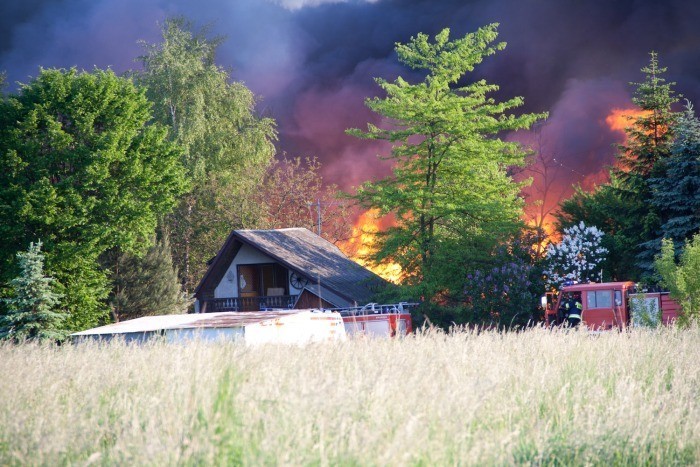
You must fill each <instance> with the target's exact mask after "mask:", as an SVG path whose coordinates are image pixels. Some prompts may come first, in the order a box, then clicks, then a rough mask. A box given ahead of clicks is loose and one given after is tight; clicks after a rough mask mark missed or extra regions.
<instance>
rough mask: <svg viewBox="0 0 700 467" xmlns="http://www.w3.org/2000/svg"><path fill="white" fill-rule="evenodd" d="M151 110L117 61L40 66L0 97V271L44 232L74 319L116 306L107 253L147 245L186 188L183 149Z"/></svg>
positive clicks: (93, 319)
mask: <svg viewBox="0 0 700 467" xmlns="http://www.w3.org/2000/svg"><path fill="white" fill-rule="evenodd" d="M150 120H151V104H150V103H149V101H148V99H147V98H146V97H145V95H144V92H143V91H142V90H139V89H137V87H136V86H135V85H134V84H133V82H132V81H131V80H129V79H126V78H120V77H118V76H116V75H115V74H114V73H113V72H112V71H109V70H108V71H102V70H94V71H93V72H91V73H87V72H78V71H76V70H75V69H72V70H41V72H40V74H39V76H38V77H37V78H36V79H34V80H33V81H31V82H30V83H29V84H26V85H24V86H22V87H21V89H20V91H19V93H18V94H16V95H10V96H8V97H7V98H6V99H5V100H4V101H3V102H2V103H1V104H0V161H1V163H2V167H3V170H2V172H0V238H2V239H3V241H2V242H0V261H1V263H0V278H2V279H4V280H7V279H8V278H10V277H13V276H14V275H15V274H16V265H14V264H13V262H12V261H11V258H12V256H13V255H14V253H15V252H16V251H19V250H21V249H22V248H23V245H27V244H28V243H29V242H31V241H34V240H36V239H38V238H41V239H42V240H43V241H44V248H45V254H46V267H47V271H49V272H50V274H51V275H52V276H54V277H56V279H57V280H58V284H60V285H58V284H57V287H58V292H60V293H61V294H62V295H63V298H62V300H61V306H60V307H61V308H62V309H64V310H66V311H68V312H69V316H68V318H67V319H66V322H65V324H66V328H67V329H70V330H77V329H85V328H87V327H90V326H94V325H96V324H98V323H99V322H100V321H101V320H104V319H106V317H107V316H108V307H107V305H106V303H105V298H106V297H107V294H108V292H109V280H108V277H107V274H106V272H105V271H103V270H102V268H101V267H100V266H99V264H98V258H99V256H100V255H101V254H102V253H103V252H105V251H108V250H111V249H113V248H118V249H121V250H123V251H129V252H139V251H142V250H143V249H145V248H146V247H147V246H148V245H149V244H150V242H151V239H152V236H153V234H154V232H155V228H156V226H157V224H158V220H159V218H162V216H164V215H165V214H167V213H168V212H169V211H170V210H171V209H172V208H173V206H174V205H175V203H176V200H177V198H178V197H179V196H180V195H181V194H182V193H183V192H185V191H186V189H187V181H186V179H185V175H184V170H183V168H182V165H181V162H180V150H179V149H178V147H177V146H175V145H174V144H172V143H170V142H168V141H167V140H166V133H167V130H166V129H165V128H164V127H162V126H161V125H157V124H156V125H147V122H149V121H150Z"/></svg>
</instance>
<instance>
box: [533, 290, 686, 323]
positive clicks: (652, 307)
mask: <svg viewBox="0 0 700 467" xmlns="http://www.w3.org/2000/svg"><path fill="white" fill-rule="evenodd" d="M571 297H573V298H574V299H575V300H576V301H578V302H579V303H580V304H581V308H580V311H581V313H580V314H581V320H582V322H583V323H584V324H585V325H586V326H587V327H588V328H589V329H591V330H606V329H613V328H618V329H624V328H626V327H627V326H636V325H644V324H657V323H663V324H670V323H672V322H673V321H675V320H676V319H677V318H678V314H679V313H680V312H681V307H680V305H679V304H678V303H677V302H676V301H674V300H673V299H671V297H670V296H669V294H668V292H643V291H638V290H637V286H636V285H635V283H634V282H599V283H588V284H571V285H565V286H563V287H562V288H561V290H560V291H559V296H558V297H557V299H556V301H553V300H550V301H548V302H547V303H546V308H545V317H546V321H547V324H562V323H564V322H565V321H566V317H565V314H566V311H565V310H564V308H563V306H564V305H565V303H566V301H567V300H571ZM545 300H546V299H545V298H544V297H543V305H545Z"/></svg>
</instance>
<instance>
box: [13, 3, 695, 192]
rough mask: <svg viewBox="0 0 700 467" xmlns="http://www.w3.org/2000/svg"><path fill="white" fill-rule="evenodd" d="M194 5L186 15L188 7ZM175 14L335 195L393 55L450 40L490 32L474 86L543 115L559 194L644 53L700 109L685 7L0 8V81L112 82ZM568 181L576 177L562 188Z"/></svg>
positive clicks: (603, 136) (594, 152) (611, 135)
mask: <svg viewBox="0 0 700 467" xmlns="http://www.w3.org/2000/svg"><path fill="white" fill-rule="evenodd" d="M195 3H196V5H195ZM173 15H185V16H187V17H189V18H191V19H192V20H194V21H195V23H197V24H200V25H203V24H206V23H212V22H213V23H214V32H215V33H217V34H222V35H225V36H227V37H228V40H227V41H226V42H225V44H224V45H223V46H222V48H221V52H220V56H219V57H218V61H219V63H221V64H222V65H225V66H228V67H231V68H232V69H233V73H234V77H235V78H236V79H241V80H243V81H245V82H246V84H247V85H248V86H249V87H250V88H252V89H253V90H254V91H255V92H256V93H257V94H259V95H260V96H261V98H262V101H261V104H260V108H261V109H262V111H263V112H265V113H266V114H268V115H272V116H274V117H275V118H276V119H277V120H278V124H279V130H280V143H279V146H280V151H286V152H287V153H289V154H292V155H315V156H318V157H319V158H320V159H321V160H322V161H323V163H324V166H325V175H326V179H327V180H329V181H332V182H336V183H338V184H340V185H341V186H343V187H346V188H349V187H351V186H353V185H357V184H358V183H360V182H362V181H363V180H366V179H368V178H372V177H374V176H377V175H380V174H382V173H385V171H386V169H387V168H386V166H382V165H381V164H377V162H376V158H375V157H374V156H375V154H376V153H378V152H382V151H383V150H385V148H383V147H381V146H377V145H372V144H368V143H367V142H364V141H358V140H355V139H353V138H351V137H348V136H346V135H345V134H344V130H345V129H346V128H349V127H363V126H364V125H365V124H366V122H367V121H370V120H373V119H375V117H374V116H373V115H371V114H370V113H369V112H368V111H367V110H366V109H365V108H364V106H363V100H364V99H365V98H366V97H367V96H372V95H375V94H376V93H377V92H378V89H377V87H376V85H375V84H374V82H373V80H372V77H375V76H382V77H385V78H393V77H395V76H397V75H398V74H401V75H403V76H411V72H410V71H408V70H406V69H404V68H401V66H400V65H399V64H398V63H397V62H396V57H395V55H394V53H393V47H394V43H395V42H397V41H399V42H405V41H407V40H408V39H409V38H410V37H411V36H412V35H415V34H416V33H418V32H425V33H429V34H435V33H437V32H438V31H440V30H441V29H442V28H444V27H450V28H451V30H452V34H453V36H454V37H456V36H461V35H464V34H465V33H467V32H470V31H473V30H475V29H476V28H478V27H479V26H482V25H485V24H487V23H491V22H498V23H500V24H501V26H500V33H501V36H500V38H501V40H504V41H506V42H507V43H508V47H507V48H506V50H505V51H503V52H500V53H499V54H497V55H495V56H493V57H490V58H488V59H487V60H486V61H485V62H484V64H483V65H482V66H480V67H479V68H478V69H477V71H476V73H475V78H481V77H484V78H486V79H487V80H489V81H491V82H494V83H497V84H499V85H500V86H501V92H500V95H501V96H502V97H509V96H514V95H520V96H524V97H525V102H526V104H525V107H524V108H523V111H536V112H541V111H550V119H549V121H548V123H547V125H546V126H545V127H544V128H545V129H544V130H543V132H544V133H545V134H546V138H547V142H548V145H547V147H548V148H550V149H549V150H551V151H552V152H553V153H554V154H556V156H557V160H559V161H561V162H562V163H563V164H564V165H565V166H567V167H568V168H570V169H571V171H570V172H569V173H570V174H572V175H571V180H570V181H571V182H575V183H577V182H581V181H582V179H583V178H585V177H586V176H587V175H589V174H595V173H599V172H600V171H601V169H602V168H603V166H604V165H606V164H611V163H612V161H613V154H614V148H613V144H614V143H615V142H620V141H621V139H622V137H623V136H622V133H620V132H619V131H613V130H611V129H610V128H609V126H608V124H606V117H607V116H608V115H609V114H610V113H611V111H612V109H613V108H626V107H630V106H631V101H630V94H631V90H632V88H631V86H629V85H628V82H629V81H639V80H641V79H642V75H641V73H640V72H639V69H640V68H641V67H642V66H644V65H645V64H646V63H647V62H648V52H649V51H651V50H654V51H657V52H658V53H659V56H660V60H661V64H662V66H667V67H668V69H669V73H668V78H669V79H670V80H672V81H676V82H677V86H676V89H677V90H678V92H680V93H682V94H684V96H686V97H687V98H689V99H690V100H691V101H693V102H695V103H697V101H698V98H700V28H698V24H700V2H698V1H697V0H672V1H664V2H659V1H657V0H636V1H635V0H616V1H610V0H588V1H584V0H568V1H567V0H483V1H464V0H461V1H457V0H453V1H441V0H423V1H421V0H412V1H398V0H395V1H390V0H377V1H346V2H343V1H330V0H277V1H266V0H236V1H231V0H209V1H206V0H204V1H200V2H189V1H186V0H56V1H44V2H42V1H38V0H22V1H19V0H10V1H9V2H7V1H5V2H3V4H2V5H1V6H0V70H5V71H6V72H7V73H8V78H9V80H10V82H11V83H13V82H15V81H22V82H26V81H27V80H28V79H29V78H28V77H29V76H35V75H36V74H37V72H38V68H39V66H43V67H71V66H77V67H79V68H86V69H90V68H92V67H93V66H97V67H106V66H111V67H112V68H113V69H114V70H115V71H117V72H121V71H124V70H127V69H129V68H133V67H136V66H138V65H137V63H136V62H135V61H134V58H135V57H136V56H138V55H139V53H140V48H139V46H138V45H137V40H139V39H144V40H147V41H149V42H153V41H156V40H157V39H158V24H157V23H158V22H162V21H163V20H164V19H165V18H166V17H168V16H173ZM576 174H579V175H580V176H579V175H576Z"/></svg>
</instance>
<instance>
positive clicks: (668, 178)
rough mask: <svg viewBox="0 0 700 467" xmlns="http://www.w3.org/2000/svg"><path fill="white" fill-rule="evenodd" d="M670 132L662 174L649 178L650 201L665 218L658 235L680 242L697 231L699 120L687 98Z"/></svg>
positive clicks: (699, 215) (699, 226) (699, 224)
mask: <svg viewBox="0 0 700 467" xmlns="http://www.w3.org/2000/svg"><path fill="white" fill-rule="evenodd" d="M674 134H675V137H676V139H675V140H674V141H673V144H672V145H671V156H670V157H669V158H668V159H667V160H666V161H665V163H664V173H665V176H664V177H658V178H652V179H651V180H650V182H651V187H652V189H653V199H652V202H653V204H654V206H655V207H656V208H657V209H658V211H659V212H661V213H664V217H665V219H666V221H665V222H664V224H663V225H662V226H661V232H662V234H663V235H662V236H661V237H665V238H670V239H673V240H675V241H677V242H679V244H681V243H682V242H683V241H684V240H690V239H691V238H692V237H693V236H694V235H695V234H697V233H698V232H700V121H698V118H697V117H696V116H695V112H694V110H693V106H692V105H691V104H690V102H687V105H686V108H685V112H683V113H682V114H681V115H680V116H679V118H678V124H677V125H676V126H675V128H674ZM659 241H660V239H659Z"/></svg>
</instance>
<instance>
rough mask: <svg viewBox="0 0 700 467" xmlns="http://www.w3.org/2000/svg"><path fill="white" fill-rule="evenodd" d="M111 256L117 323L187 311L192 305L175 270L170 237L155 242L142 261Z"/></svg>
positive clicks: (129, 256)
mask: <svg viewBox="0 0 700 467" xmlns="http://www.w3.org/2000/svg"><path fill="white" fill-rule="evenodd" d="M111 256H112V258H111V259H112V261H110V263H112V264H110V270H111V271H112V277H111V279H112V284H113V288H112V294H111V295H110V300H109V304H110V307H111V308H112V316H113V318H114V320H115V321H123V320H126V319H133V318H139V317H141V316H153V315H165V314H178V313H184V312H186V311H187V306H188V305H189V302H188V300H186V298H185V295H184V293H183V292H182V288H181V286H180V281H179V280H178V277H177V270H176V269H175V268H174V267H173V259H172V251H171V249H170V242H169V241H168V238H167V237H164V238H162V239H160V240H158V241H156V242H154V245H153V246H151V247H150V248H149V249H148V251H146V253H145V254H144V255H143V256H141V257H139V256H137V255H134V254H131V253H126V252H122V253H113V254H112V255H111Z"/></svg>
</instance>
